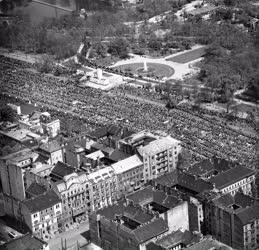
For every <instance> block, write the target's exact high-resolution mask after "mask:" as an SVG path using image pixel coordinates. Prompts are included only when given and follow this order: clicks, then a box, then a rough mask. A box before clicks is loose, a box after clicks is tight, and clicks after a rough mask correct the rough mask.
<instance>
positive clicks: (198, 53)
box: [166, 47, 205, 63]
mask: <svg viewBox="0 0 259 250" xmlns="http://www.w3.org/2000/svg"><path fill="white" fill-rule="evenodd" d="M204 55H205V47H202V48H198V49H194V50H190V51H187V52H185V53H183V54H180V55H178V56H173V57H170V58H167V59H166V60H167V61H172V62H177V63H188V62H191V61H194V60H196V59H198V58H200V57H202V56H204Z"/></svg>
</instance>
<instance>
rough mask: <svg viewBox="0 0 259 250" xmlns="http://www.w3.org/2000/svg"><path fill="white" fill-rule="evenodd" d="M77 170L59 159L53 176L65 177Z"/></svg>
mask: <svg viewBox="0 0 259 250" xmlns="http://www.w3.org/2000/svg"><path fill="white" fill-rule="evenodd" d="M74 172H75V169H74V168H73V167H71V166H69V165H67V164H66V163H64V162H61V161H58V162H57V164H56V165H55V167H54V168H53V169H52V171H51V176H53V177H55V178H58V179H63V177H64V176H66V175H69V174H72V173H74Z"/></svg>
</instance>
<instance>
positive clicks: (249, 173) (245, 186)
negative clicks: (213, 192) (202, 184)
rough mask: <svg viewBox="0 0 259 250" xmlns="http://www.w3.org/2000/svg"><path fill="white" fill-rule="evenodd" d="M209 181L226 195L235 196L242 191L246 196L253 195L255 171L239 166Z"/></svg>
mask: <svg viewBox="0 0 259 250" xmlns="http://www.w3.org/2000/svg"><path fill="white" fill-rule="evenodd" d="M209 181H210V182H211V183H213V184H214V185H215V188H216V189H218V190H219V191H221V192H222V193H224V194H227V193H230V194H231V195H235V194H236V193H237V192H238V191H239V189H241V190H242V191H243V193H244V194H247V195H251V194H252V189H253V186H254V185H255V171H254V170H251V169H249V168H246V167H243V166H237V167H234V168H231V169H229V170H227V171H225V172H223V173H221V174H218V175H217V176H215V177H212V178H211V179H209Z"/></svg>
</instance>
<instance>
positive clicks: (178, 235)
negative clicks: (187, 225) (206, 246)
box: [156, 230, 199, 249]
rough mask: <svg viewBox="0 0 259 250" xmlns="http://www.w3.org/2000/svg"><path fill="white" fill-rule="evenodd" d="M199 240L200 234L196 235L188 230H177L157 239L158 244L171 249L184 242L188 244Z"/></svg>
mask: <svg viewBox="0 0 259 250" xmlns="http://www.w3.org/2000/svg"><path fill="white" fill-rule="evenodd" d="M198 241H199V236H197V235H194V234H193V233H192V232H190V231H188V230H186V231H184V232H182V231H181V230H177V231H175V232H172V233H171V234H168V235H166V236H164V237H162V238H161V239H159V240H157V241H156V244H157V245H159V246H161V247H164V248H165V249H169V248H170V249H171V248H173V247H174V246H177V245H179V244H184V245H185V246H188V245H189V244H191V243H194V242H198Z"/></svg>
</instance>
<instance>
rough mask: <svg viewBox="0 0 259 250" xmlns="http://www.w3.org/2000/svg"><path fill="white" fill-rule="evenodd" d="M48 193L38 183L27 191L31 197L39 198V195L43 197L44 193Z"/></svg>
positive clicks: (34, 183)
mask: <svg viewBox="0 0 259 250" xmlns="http://www.w3.org/2000/svg"><path fill="white" fill-rule="evenodd" d="M46 191H47V189H46V188H45V187H44V186H42V185H40V184H38V183H36V182H33V183H32V184H31V185H30V186H29V187H28V188H27V189H26V193H27V194H29V195H31V196H38V195H41V194H43V193H45V192H46Z"/></svg>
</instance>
